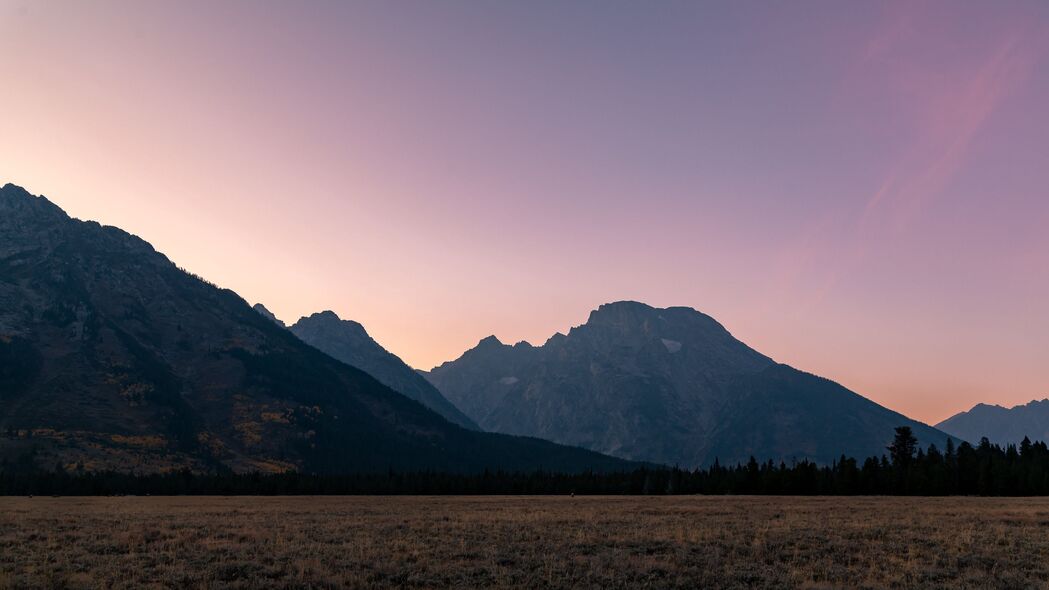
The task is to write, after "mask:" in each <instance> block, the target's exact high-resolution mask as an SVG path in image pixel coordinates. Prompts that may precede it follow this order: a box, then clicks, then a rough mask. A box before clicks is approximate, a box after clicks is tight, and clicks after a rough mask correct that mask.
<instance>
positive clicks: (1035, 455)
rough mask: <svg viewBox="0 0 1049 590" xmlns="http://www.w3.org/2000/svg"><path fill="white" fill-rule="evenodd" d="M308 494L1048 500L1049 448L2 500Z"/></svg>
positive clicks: (950, 445) (14, 466) (294, 476)
mask: <svg viewBox="0 0 1049 590" xmlns="http://www.w3.org/2000/svg"><path fill="white" fill-rule="evenodd" d="M33 494H36V495H121V494H132V495H147V494H153V495H302V494H378V495H384V494H391V495H395V494H434V495H445V494H447V495H451V494H464V495H471V494H495V495H498V494H526V495H527V494H587V495H597V494H608V495H642V494H652V495H673V494H757V495H925V496H946V495H981V496H1034V495H1049V447H1047V446H1046V443H1044V442H1031V441H1030V440H1029V439H1027V438H1024V440H1023V442H1021V443H1020V445H1019V446H1017V445H1008V446H1006V447H1004V448H1003V447H1001V446H999V445H993V444H991V443H990V442H989V441H988V440H987V439H986V438H984V439H982V440H981V441H980V443H979V444H978V445H976V446H972V445H970V444H969V443H967V442H963V443H961V444H959V445H957V447H956V446H955V445H954V442H953V440H952V439H948V440H947V441H946V443H945V445H944V448H943V450H940V449H939V448H938V447H937V446H936V445H930V446H929V447H928V448H927V449H920V448H918V442H917V440H916V439H915V437H914V435H913V433H912V432H911V429H910V428H908V427H906V426H903V427H900V428H897V429H896V436H895V439H894V440H893V443H892V444H891V445H890V446H889V447H887V448H886V453H885V454H883V455H881V456H880V457H868V458H867V459H865V460H864V461H863V462H862V463H861V462H858V461H857V460H856V459H853V458H850V457H844V456H842V457H841V458H840V459H839V460H837V461H835V462H833V463H832V464H831V465H817V464H816V463H813V462H811V461H798V462H791V463H789V464H788V463H786V462H779V463H775V462H773V461H766V462H764V463H759V462H758V461H757V460H756V459H755V458H751V459H750V460H749V461H748V462H746V463H740V464H735V465H721V464H720V463H719V462H717V461H715V462H714V464H713V465H711V466H709V467H707V468H699V469H692V470H688V469H678V468H640V469H636V470H633V471H623V472H609V473H598V472H584V473H556V472H550V471H542V470H539V471H534V472H528V473H521V472H504V471H483V472H480V473H448V472H436V471H415V472H394V471H387V472H381V473H350V474H341V475H318V474H304V473H280V474H259V473H253V474H236V473H231V472H227V473H207V474H201V473H193V472H190V471H188V470H186V471H177V472H171V473H164V474H151V475H135V474H128V473H118V472H112V471H106V472H82V471H80V470H76V469H74V470H66V469H62V468H61V467H55V468H54V469H52V470H44V469H40V468H39V467H38V466H37V465H35V463H33V461H32V458H31V457H25V458H22V459H20V460H18V461H15V462H7V461H4V462H3V463H2V464H0V495H33Z"/></svg>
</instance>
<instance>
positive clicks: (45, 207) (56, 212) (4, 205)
mask: <svg viewBox="0 0 1049 590" xmlns="http://www.w3.org/2000/svg"><path fill="white" fill-rule="evenodd" d="M0 211H4V212H5V213H18V212H24V213H38V214H39V213H45V214H48V215H51V216H58V217H62V218H68V217H69V216H68V215H66V213H65V211H62V209H61V208H60V207H59V206H58V205H55V204H54V203H52V202H51V201H49V200H47V198H46V197H44V196H43V195H40V196H35V195H33V194H32V193H30V192H29V191H27V190H26V189H24V188H22V187H20V186H18V185H17V184H11V183H7V184H5V185H4V186H3V187H2V188H0Z"/></svg>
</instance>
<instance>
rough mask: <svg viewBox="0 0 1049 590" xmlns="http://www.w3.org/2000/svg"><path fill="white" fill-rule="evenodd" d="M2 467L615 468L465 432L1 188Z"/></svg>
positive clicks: (144, 257)
mask: <svg viewBox="0 0 1049 590" xmlns="http://www.w3.org/2000/svg"><path fill="white" fill-rule="evenodd" d="M0 408H2V412H0V433H2V434H3V436H2V437H0V457H3V458H12V457H17V456H20V455H23V454H25V453H33V454H34V458H35V460H36V461H37V462H38V463H40V464H43V465H46V466H52V465H54V464H56V463H60V464H63V465H67V466H73V465H76V464H81V465H82V466H83V467H84V468H87V469H118V470H123V471H132V470H134V471H138V472H151V471H159V470H164V469H173V468H182V467H188V468H192V469H198V470H206V469H226V468H229V469H233V470H236V471H254V470H261V471H280V470H287V469H297V470H302V471H309V472H329V473H330V472H342V471H356V470H385V469H388V468H394V469H401V470H404V469H439V470H456V471H464V470H479V469H483V468H488V467H491V468H503V469H534V468H537V467H545V468H549V469H559V470H573V471H574V470H581V469H588V468H594V469H617V468H621V467H623V466H624V463H623V462H621V461H618V460H615V459H611V458H608V457H604V456H601V455H598V454H595V453H591V452H588V451H583V450H581V449H574V448H568V447H563V446H557V445H554V444H551V443H548V442H545V441H539V440H534V439H521V438H514V437H507V436H499V435H489V434H483V433H478V432H472V431H469V430H465V429H463V428H460V427H459V426H456V425H453V424H451V423H449V422H448V421H446V420H445V419H443V418H441V417H440V416H438V415H437V414H435V413H433V412H432V411H430V410H428V409H427V408H425V407H424V406H423V405H421V404H419V403H417V402H415V401H413V400H410V399H408V398H406V397H404V396H402V395H400V394H398V393H395V392H394V391H392V390H390V389H389V388H387V387H385V386H383V385H381V384H380V383H379V382H377V381H376V380H375V379H373V378H372V377H371V376H369V375H367V374H366V373H364V372H362V371H360V370H358V369H355V368H353V367H350V366H348V365H346V364H344V363H342V362H339V361H337V360H335V359H332V358H331V357H329V356H327V355H325V354H324V353H322V352H320V351H318V350H317V349H315V348H313V347H311V346H309V345H307V344H305V343H303V342H302V341H300V340H299V339H298V338H296V337H295V336H294V335H293V334H292V333H291V332H289V331H287V330H285V329H282V328H280V327H279V326H277V325H276V324H274V323H273V322H272V321H270V320H268V319H266V318H264V317H262V316H261V315H259V314H258V313H256V312H255V311H254V310H253V309H252V308H251V307H249V306H248V305H247V303H245V302H244V300H243V299H241V298H240V297H239V296H237V295H236V294H235V293H233V292H232V291H229V290H224V289H219V288H216V287H215V286H213V285H210V284H208V283H207V282H205V281H203V280H201V279H199V278H196V277H194V276H191V275H189V274H187V273H185V272H183V271H182V270H180V269H178V268H177V267H176V266H175V265H174V264H172V263H171V262H170V261H169V260H168V259H167V258H166V257H164V256H163V255H162V254H160V253H158V252H156V251H155V250H154V249H153V248H152V247H151V246H150V245H149V244H147V243H146V242H144V241H143V240H141V239H139V238H137V237H135V236H133V235H130V234H128V233H126V232H123V231H121V230H119V229H116V228H112V227H104V226H101V225H99V224H97V223H94V222H82V221H78V220H75V219H71V218H69V217H68V216H67V215H66V214H65V213H64V212H63V211H62V210H61V209H59V208H58V207H56V206H55V205H53V204H52V203H50V202H49V201H47V200H46V199H44V198H43V197H33V196H32V195H30V194H29V193H27V192H26V191H25V190H23V189H21V188H19V187H16V186H13V185H6V186H4V187H3V188H2V189H0Z"/></svg>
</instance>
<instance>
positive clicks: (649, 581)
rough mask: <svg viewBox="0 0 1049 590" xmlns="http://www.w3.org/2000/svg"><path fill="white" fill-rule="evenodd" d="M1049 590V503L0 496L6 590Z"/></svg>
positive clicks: (0, 567)
mask: <svg viewBox="0 0 1049 590" xmlns="http://www.w3.org/2000/svg"><path fill="white" fill-rule="evenodd" d="M334 587H354V588H362V587H363V588H403V587H413V588H434V587H457V588H458V587H497V588H504V587H505V588H537V587H552V588H569V587H572V588H576V587H579V588H697V587H723V588H845V587H847V588H952V589H953V588H1044V587H1049V499H1042V498H1038V499H1027V498H1012V499H1002V498H888V497H886V498H868V497H859V498H857V497H853V498H790V497H726V496H719V497H701V496H691V497H680V496H678V497H575V498H571V497H112V498H75V497H62V498H51V497H36V498H25V497H2V498H0V588H334Z"/></svg>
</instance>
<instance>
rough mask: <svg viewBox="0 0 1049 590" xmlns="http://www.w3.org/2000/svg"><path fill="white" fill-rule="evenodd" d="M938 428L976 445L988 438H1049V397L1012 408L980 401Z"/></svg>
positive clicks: (998, 440)
mask: <svg viewBox="0 0 1049 590" xmlns="http://www.w3.org/2000/svg"><path fill="white" fill-rule="evenodd" d="M936 428H939V429H940V430H942V431H944V432H947V433H950V434H952V435H954V436H957V437H958V438H960V439H963V440H967V441H969V442H970V443H973V444H976V443H978V442H979V441H980V439H981V438H983V437H987V438H988V440H990V441H991V442H992V443H997V444H1000V445H1008V444H1018V443H1019V442H1020V441H1022V440H1023V439H1024V437H1025V436H1026V437H1028V438H1030V439H1031V440H1049V399H1043V400H1033V401H1031V402H1029V403H1026V404H1024V405H1019V406H1013V407H1011V408H1003V407H1002V406H990V405H987V404H976V405H975V406H973V409H971V410H969V411H968V412H961V413H959V414H955V415H954V416H951V417H950V418H948V419H946V420H944V421H943V422H940V423H939V424H937V425H936Z"/></svg>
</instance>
